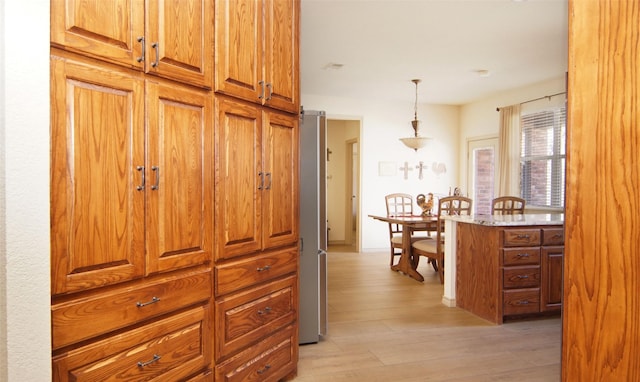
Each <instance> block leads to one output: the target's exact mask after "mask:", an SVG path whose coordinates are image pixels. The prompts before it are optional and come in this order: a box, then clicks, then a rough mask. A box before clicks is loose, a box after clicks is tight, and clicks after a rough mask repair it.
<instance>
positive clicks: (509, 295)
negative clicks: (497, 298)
mask: <svg viewBox="0 0 640 382" xmlns="http://www.w3.org/2000/svg"><path fill="white" fill-rule="evenodd" d="M539 311H540V289H539V288H532V289H524V290H505V291H504V292H503V315H505V316H510V315H516V314H528V313H538V312H539Z"/></svg>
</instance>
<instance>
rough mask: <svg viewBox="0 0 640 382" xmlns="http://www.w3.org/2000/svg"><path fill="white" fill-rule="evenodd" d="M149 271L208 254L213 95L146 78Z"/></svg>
mask: <svg viewBox="0 0 640 382" xmlns="http://www.w3.org/2000/svg"><path fill="white" fill-rule="evenodd" d="M147 100H148V101H147V102H148V130H149V133H148V161H147V168H146V172H147V180H148V182H147V187H146V191H147V200H148V203H147V206H148V212H147V219H148V220H147V273H148V274H150V273H154V272H162V271H167V270H172V269H176V268H184V267H188V266H192V265H196V264H201V263H205V262H208V261H210V260H211V253H212V242H211V239H212V238H211V232H213V231H212V230H213V224H212V212H211V205H212V203H213V196H212V192H213V191H212V190H213V187H212V183H211V179H212V157H213V153H212V145H213V142H212V131H213V126H212V114H211V113H212V112H213V109H212V100H211V97H210V95H209V94H207V92H204V91H197V90H191V89H189V88H186V87H182V86H177V85H175V84H168V83H163V82H156V81H149V80H148V81H147Z"/></svg>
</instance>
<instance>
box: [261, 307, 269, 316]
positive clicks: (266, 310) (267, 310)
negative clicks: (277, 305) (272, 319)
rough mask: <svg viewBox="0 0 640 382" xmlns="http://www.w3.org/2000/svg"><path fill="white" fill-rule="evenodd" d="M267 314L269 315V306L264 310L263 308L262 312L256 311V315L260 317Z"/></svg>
mask: <svg viewBox="0 0 640 382" xmlns="http://www.w3.org/2000/svg"><path fill="white" fill-rule="evenodd" d="M268 313H271V307H270V306H267V307H266V308H264V310H258V314H259V315H261V316H262V315H265V314H268Z"/></svg>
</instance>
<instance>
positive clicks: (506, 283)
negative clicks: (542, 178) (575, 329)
mask: <svg viewBox="0 0 640 382" xmlns="http://www.w3.org/2000/svg"><path fill="white" fill-rule="evenodd" d="M457 231H458V232H457V237H458V240H457V241H458V244H457V251H456V258H457V264H456V265H457V268H456V271H457V272H456V273H457V275H456V276H457V278H456V304H457V306H459V307H460V308H463V309H466V310H469V311H470V312H472V313H474V314H476V315H478V316H480V317H483V318H485V319H487V320H489V321H491V322H495V323H498V324H500V323H502V322H503V320H504V319H505V318H515V317H519V316H528V315H539V314H541V313H546V312H553V311H559V310H560V309H561V308H562V253H563V243H564V241H563V228H562V227H561V226H535V225H534V226H521V227H518V226H515V227H514V226H507V227H502V226H490V225H482V224H468V223H458V224H457Z"/></svg>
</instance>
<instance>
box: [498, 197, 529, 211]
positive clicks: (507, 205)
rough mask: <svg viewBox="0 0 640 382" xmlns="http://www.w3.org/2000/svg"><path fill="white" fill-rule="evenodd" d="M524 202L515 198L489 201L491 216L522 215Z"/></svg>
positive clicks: (499, 198)
mask: <svg viewBox="0 0 640 382" xmlns="http://www.w3.org/2000/svg"><path fill="white" fill-rule="evenodd" d="M524 204H525V200H524V199H522V198H519V197H517V196H500V197H497V198H495V199H493V200H492V201H491V215H517V214H519V215H522V214H524Z"/></svg>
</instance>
